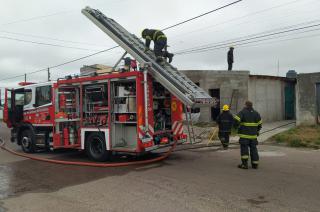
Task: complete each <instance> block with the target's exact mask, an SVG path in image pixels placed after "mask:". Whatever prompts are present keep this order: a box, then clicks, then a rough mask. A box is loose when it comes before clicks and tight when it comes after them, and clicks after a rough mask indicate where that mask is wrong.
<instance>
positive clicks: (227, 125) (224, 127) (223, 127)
mask: <svg viewBox="0 0 320 212" xmlns="http://www.w3.org/2000/svg"><path fill="white" fill-rule="evenodd" d="M216 122H217V124H218V125H219V134H218V135H219V139H220V141H221V144H222V146H223V148H224V149H228V146H229V138H230V134H231V128H232V125H233V116H232V114H231V113H230V110H229V105H223V107H222V113H221V114H219V116H218V117H217V120H216Z"/></svg>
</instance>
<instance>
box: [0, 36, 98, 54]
mask: <svg viewBox="0 0 320 212" xmlns="http://www.w3.org/2000/svg"><path fill="white" fill-rule="evenodd" d="M0 39H6V40H13V41H19V42H23V43H32V44H38V45H44V46H53V47H60V48H66V49H77V50H84V51H98V50H97V49H86V48H80V47H74V46H65V45H59V44H53V43H43V42H38V41H31V40H23V39H18V38H12V37H7V36H0Z"/></svg>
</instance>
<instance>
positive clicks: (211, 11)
mask: <svg viewBox="0 0 320 212" xmlns="http://www.w3.org/2000/svg"><path fill="white" fill-rule="evenodd" d="M241 1H243V0H238V1H234V2H231V3H230V4H226V5H224V6H221V7H218V8H216V9H214V10H210V11H208V12H206V13H203V14H200V15H198V16H195V17H193V18H189V19H187V20H185V21H181V22H179V23H177V24H174V25H172V26H169V27H166V28H164V29H162V31H165V30H168V29H171V28H173V27H177V26H179V25H182V24H185V23H187V22H190V21H193V20H195V19H198V18H200V17H203V16H205V15H208V14H210V13H213V12H216V11H219V10H221V9H224V8H226V7H229V6H231V5H234V4H237V3H239V2H241Z"/></svg>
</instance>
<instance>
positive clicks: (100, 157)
mask: <svg viewBox="0 0 320 212" xmlns="http://www.w3.org/2000/svg"><path fill="white" fill-rule="evenodd" d="M86 153H87V155H88V156H89V157H90V158H91V159H92V160H95V161H106V160H107V159H109V157H110V151H107V150H106V140H105V138H104V136H103V134H102V133H91V134H90V135H89V136H88V138H87V140H86Z"/></svg>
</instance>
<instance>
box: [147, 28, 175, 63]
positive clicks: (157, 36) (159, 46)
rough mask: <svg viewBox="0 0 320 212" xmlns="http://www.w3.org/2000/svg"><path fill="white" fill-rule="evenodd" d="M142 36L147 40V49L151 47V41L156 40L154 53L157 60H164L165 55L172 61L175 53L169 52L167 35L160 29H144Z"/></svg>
mask: <svg viewBox="0 0 320 212" xmlns="http://www.w3.org/2000/svg"><path fill="white" fill-rule="evenodd" d="M142 38H144V39H145V40H146V51H148V50H149V48H150V43H151V41H153V42H154V54H155V55H156V57H157V62H162V61H163V57H164V58H168V59H169V63H171V62H172V58H173V54H171V53H169V52H168V51H167V50H166V48H167V37H166V36H165V34H164V33H163V32H161V31H160V30H155V29H144V30H143V31H142Z"/></svg>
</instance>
